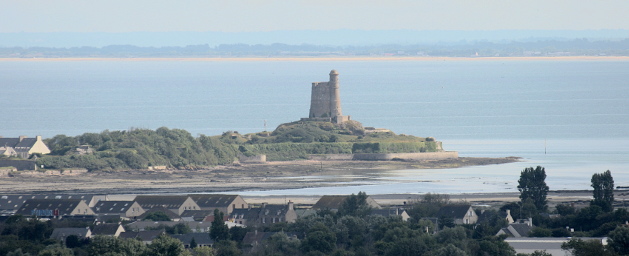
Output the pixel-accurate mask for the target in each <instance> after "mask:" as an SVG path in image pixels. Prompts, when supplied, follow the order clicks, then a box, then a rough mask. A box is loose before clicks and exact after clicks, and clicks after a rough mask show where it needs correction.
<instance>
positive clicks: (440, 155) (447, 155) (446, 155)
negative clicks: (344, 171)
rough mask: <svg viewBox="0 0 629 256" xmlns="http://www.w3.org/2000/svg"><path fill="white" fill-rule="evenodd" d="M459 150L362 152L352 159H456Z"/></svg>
mask: <svg viewBox="0 0 629 256" xmlns="http://www.w3.org/2000/svg"><path fill="white" fill-rule="evenodd" d="M457 158H459V152H456V151H443V152H424V153H364V154H354V158H353V160H368V161H390V160H393V159H400V160H414V161H417V160H443V159H457Z"/></svg>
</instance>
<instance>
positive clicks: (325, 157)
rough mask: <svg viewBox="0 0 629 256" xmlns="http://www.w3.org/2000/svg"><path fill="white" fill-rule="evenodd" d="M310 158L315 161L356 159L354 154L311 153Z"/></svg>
mask: <svg viewBox="0 0 629 256" xmlns="http://www.w3.org/2000/svg"><path fill="white" fill-rule="evenodd" d="M308 159H310V160H315V161H334V160H336V161H349V160H352V159H354V154H322V155H309V156H308Z"/></svg>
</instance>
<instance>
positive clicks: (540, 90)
mask: <svg viewBox="0 0 629 256" xmlns="http://www.w3.org/2000/svg"><path fill="white" fill-rule="evenodd" d="M331 69H337V70H338V71H339V73H340V82H341V99H342V107H343V112H344V114H346V115H351V116H352V119H354V120H358V121H360V122H362V123H363V124H364V125H365V126H374V127H385V128H389V129H391V130H393V131H395V132H397V133H405V134H413V135H417V136H433V137H436V138H437V139H438V140H441V141H444V147H445V148H446V149H447V150H457V151H459V152H460V155H461V156H520V157H524V158H525V162H522V163H514V164H509V165H500V166H490V167H472V168H462V169H456V170H439V171H430V172H427V171H426V172H418V171H398V172H391V173H388V174H386V175H385V176H386V177H379V178H374V179H373V184H369V185H367V186H363V187H343V188H335V189H330V190H329V191H334V192H348V191H349V192H354V191H355V190H356V191H358V190H357V189H360V190H363V191H367V192H368V193H372V194H376V193H388V192H390V191H395V192H398V193H419V192H430V191H435V192H448V191H451V192H454V191H456V192H466V191H470V192H473V191H508V190H510V189H511V190H513V189H515V185H514V183H516V182H517V177H518V176H519V172H520V171H521V170H522V169H523V168H524V167H527V166H535V165H542V166H545V167H546V169H547V173H548V179H547V182H548V183H549V185H550V186H551V189H587V188H589V180H590V177H591V175H592V174H593V173H595V172H602V171H605V170H608V169H609V170H611V171H612V174H613V176H614V178H615V180H616V184H617V185H621V186H628V185H629V71H628V70H629V62H628V61H499V60H497V61H483V60H476V61H325V62H324V61H321V62H200V61H148V62H143V61H81V62H65V61H55V62H8V61H0V89H1V90H0V102H2V110H1V111H0V136H4V137H15V136H19V135H28V136H35V135H43V136H44V137H52V136H54V135H57V134H66V135H78V134H82V133H84V132H101V131H102V130H105V129H110V130H123V129H128V128H131V127H139V128H150V129H156V128H159V127H161V126H166V127H169V128H182V129H186V130H188V131H190V132H191V133H192V134H193V135H198V134H206V135H215V134H220V133H222V132H224V131H228V130H237V131H239V132H241V133H249V132H256V131H261V130H264V129H265V127H264V124H265V121H266V123H267V128H266V129H267V130H272V129H274V128H275V127H276V126H277V125H279V124H281V123H284V122H290V121H294V120H298V119H299V118H301V117H306V116H307V114H308V108H309V100H310V83H311V82H318V81H327V80H328V73H329V71H330V70H331ZM544 151H546V154H544ZM400 177H401V178H400ZM425 181H431V183H428V182H425ZM337 190H340V191H337ZM334 192H330V193H334ZM256 193H259V192H256ZM268 193H271V192H268ZM282 193H309V192H308V190H297V191H292V192H287V191H283V192H282ZM318 193H321V191H320V190H319V191H318Z"/></svg>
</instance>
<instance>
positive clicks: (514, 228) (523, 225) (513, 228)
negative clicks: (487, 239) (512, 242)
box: [496, 218, 534, 238]
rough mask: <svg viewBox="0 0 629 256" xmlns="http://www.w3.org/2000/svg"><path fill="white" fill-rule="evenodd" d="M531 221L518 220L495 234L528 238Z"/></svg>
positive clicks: (531, 225)
mask: <svg viewBox="0 0 629 256" xmlns="http://www.w3.org/2000/svg"><path fill="white" fill-rule="evenodd" d="M533 228H534V226H533V220H532V219H531V218H529V219H526V220H518V221H517V222H514V223H509V226H507V227H506V228H502V229H500V230H499V231H498V233H496V235H497V236H499V235H507V236H509V237H516V238H519V237H528V236H529V233H530V232H531V230H533Z"/></svg>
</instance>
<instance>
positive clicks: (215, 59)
mask: <svg viewBox="0 0 629 256" xmlns="http://www.w3.org/2000/svg"><path fill="white" fill-rule="evenodd" d="M533 60H536V61H537V60H539V61H629V56H553V57H550V56H540V57H419V56H417V57H404V56H403V57H396V56H390V57H387V56H374V57H365V56H357V57H351V56H348V57H336V56H331V57H212V58H206V57H198V58H197V57H184V58H179V57H173V58H169V57H155V58H146V57H141V58H102V57H99V58H89V57H85V58H81V57H72V58H0V61H24V62H27V61H35V62H37V61H41V62H45V61H51V62H52V61H205V62H221V61H235V62H237V61H250V62H256V61H533Z"/></svg>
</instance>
